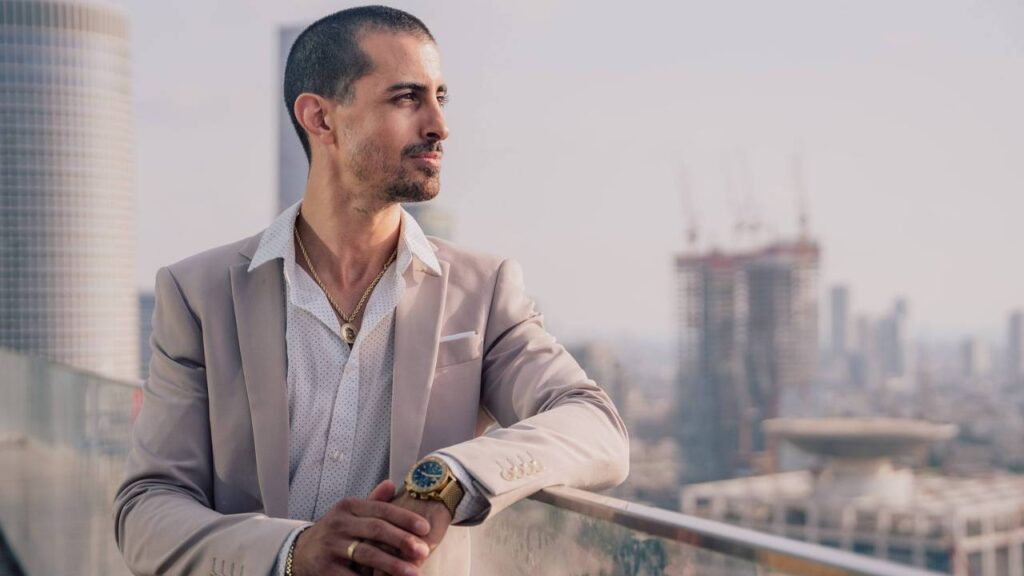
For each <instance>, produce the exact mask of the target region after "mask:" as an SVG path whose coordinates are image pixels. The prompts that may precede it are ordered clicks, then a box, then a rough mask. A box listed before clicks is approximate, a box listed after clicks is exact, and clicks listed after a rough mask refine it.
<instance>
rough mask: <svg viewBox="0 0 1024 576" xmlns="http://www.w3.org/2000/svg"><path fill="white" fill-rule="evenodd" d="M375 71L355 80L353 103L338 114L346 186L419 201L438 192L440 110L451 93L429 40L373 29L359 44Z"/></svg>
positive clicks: (443, 134)
mask: <svg viewBox="0 0 1024 576" xmlns="http://www.w3.org/2000/svg"><path fill="white" fill-rule="evenodd" d="M359 45H360V47H361V48H362V49H363V51H364V52H365V53H366V55H367V56H368V57H369V58H370V61H371V62H373V70H372V71H371V72H370V73H369V74H367V75H365V76H363V77H362V78H360V79H358V80H357V81H356V82H355V85H354V88H355V97H354V98H353V100H352V102H350V103H348V104H345V105H340V106H338V107H336V108H335V109H334V115H336V120H337V126H338V127H339V141H338V156H339V157H337V158H333V159H332V160H333V161H335V162H338V163H339V164H340V165H339V169H340V170H339V172H340V175H341V179H342V183H343V185H344V186H346V187H347V188H349V189H353V190H360V191H364V192H367V193H369V194H371V195H373V196H375V197H377V198H378V199H380V200H383V201H385V202H420V201H424V200H430V199H431V198H433V197H435V196H437V193H438V192H439V191H440V188H441V181H440V172H441V156H442V147H441V141H442V140H444V139H445V138H447V137H448V127H447V125H446V124H445V121H444V113H443V111H442V110H441V107H442V106H443V105H444V103H445V101H446V99H447V88H446V87H445V85H444V80H443V79H442V77H441V56H440V54H439V53H438V51H437V46H436V45H435V44H434V43H433V42H431V41H430V40H429V39H422V38H420V37H418V36H415V35H412V34H395V33H391V32H370V33H367V34H365V35H364V36H363V37H362V38H361V39H360V42H359Z"/></svg>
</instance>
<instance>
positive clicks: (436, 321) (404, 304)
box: [390, 260, 448, 486]
mask: <svg viewBox="0 0 1024 576" xmlns="http://www.w3.org/2000/svg"><path fill="white" fill-rule="evenodd" d="M440 265H441V275H440V276H433V275H431V274H429V273H428V272H427V271H426V270H425V268H424V267H423V265H422V263H420V262H419V261H416V260H414V261H413V263H412V265H410V266H409V267H408V268H406V271H405V275H404V278H405V283H406V285H405V290H404V291H403V292H402V298H401V300H399V302H398V307H397V309H396V311H395V363H394V380H393V385H392V401H391V462H390V477H391V479H392V480H393V481H394V482H395V483H396V484H397V485H399V486H401V485H402V481H403V479H404V477H405V473H406V472H407V471H408V470H409V468H410V467H411V466H412V465H413V463H415V462H416V460H417V459H418V458H419V455H420V454H419V451H420V446H421V445H422V443H423V425H424V421H425V420H426V417H427V402H428V401H429V400H430V385H431V383H432V382H433V381H434V364H435V363H436V361H437V346H438V341H439V340H440V339H441V318H442V315H443V312H444V302H445V294H446V292H447V289H448V263H447V262H441V263H440Z"/></svg>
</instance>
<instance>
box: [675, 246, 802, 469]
mask: <svg viewBox="0 0 1024 576" xmlns="http://www.w3.org/2000/svg"><path fill="white" fill-rule="evenodd" d="M818 260H819V249H818V245H817V244H816V243H815V242H813V241H810V240H805V239H801V240H797V241H794V242H787V243H776V244H772V245H769V246H766V247H764V248H761V249H756V250H753V251H750V252H742V253H732V254H726V253H722V252H717V251H713V252H710V253H703V254H687V255H681V256H679V257H677V259H676V275H677V279H678V290H679V293H678V298H679V314H680V315H679V345H680V350H679V360H680V371H679V388H678V390H679V394H678V397H677V413H678V415H679V418H680V423H679V429H678V433H679V439H680V443H681V450H682V452H683V458H684V471H683V480H684V481H685V482H702V481H709V480H715V479H721V478H730V477H733V476H736V475H742V474H748V473H751V472H753V471H757V470H764V469H771V468H772V467H774V462H773V461H772V450H771V447H770V446H768V445H767V443H766V441H765V438H764V435H763V432H762V428H761V423H762V422H763V421H764V420H766V419H769V418H775V417H778V416H781V415H797V414H810V413H813V410H814V407H813V396H812V390H811V384H812V380H813V378H814V375H815V366H816V362H815V360H816V356H817V351H818V297H817V276H818Z"/></svg>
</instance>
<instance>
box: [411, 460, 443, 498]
mask: <svg viewBox="0 0 1024 576" xmlns="http://www.w3.org/2000/svg"><path fill="white" fill-rule="evenodd" d="M444 472H445V470H444V466H443V465H442V464H441V463H440V462H437V461H434V460H427V461H426V462H421V463H420V465H419V466H417V467H416V468H415V469H413V471H412V485H413V488H414V489H416V490H418V491H426V490H430V489H431V488H433V487H435V486H437V484H438V483H439V482H441V480H444Z"/></svg>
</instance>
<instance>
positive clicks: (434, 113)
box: [423, 101, 448, 142]
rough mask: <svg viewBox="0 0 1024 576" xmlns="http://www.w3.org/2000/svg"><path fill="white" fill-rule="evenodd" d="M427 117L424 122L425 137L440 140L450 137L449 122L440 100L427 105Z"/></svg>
mask: <svg viewBox="0 0 1024 576" xmlns="http://www.w3.org/2000/svg"><path fill="white" fill-rule="evenodd" d="M426 108H427V118H426V119H425V121H424V123H423V138H424V139H426V140H433V141H435V142H439V141H441V140H445V139H447V138H448V123H447V122H445V121H444V109H442V108H441V104H440V103H439V102H436V101H435V102H432V103H431V104H430V105H428V106H427V107H426Z"/></svg>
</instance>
